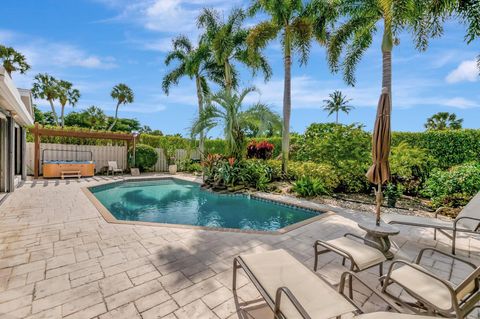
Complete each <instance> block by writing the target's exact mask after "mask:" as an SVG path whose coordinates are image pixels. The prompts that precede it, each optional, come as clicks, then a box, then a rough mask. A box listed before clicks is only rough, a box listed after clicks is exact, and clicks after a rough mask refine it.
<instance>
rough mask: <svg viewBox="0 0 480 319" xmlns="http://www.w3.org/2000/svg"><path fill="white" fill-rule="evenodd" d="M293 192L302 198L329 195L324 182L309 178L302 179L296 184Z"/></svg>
mask: <svg viewBox="0 0 480 319" xmlns="http://www.w3.org/2000/svg"><path fill="white" fill-rule="evenodd" d="M292 190H293V191H294V192H295V193H297V194H298V195H300V196H302V197H314V196H318V195H326V194H328V191H327V189H326V187H325V185H324V184H323V182H322V180H320V179H318V178H312V177H308V176H304V177H301V178H299V179H298V180H297V181H296V182H294V183H293V188H292Z"/></svg>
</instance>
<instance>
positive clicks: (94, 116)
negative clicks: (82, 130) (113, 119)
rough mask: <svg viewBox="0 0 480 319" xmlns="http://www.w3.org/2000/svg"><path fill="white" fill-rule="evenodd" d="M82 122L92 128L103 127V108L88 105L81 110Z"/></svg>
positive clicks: (105, 122) (105, 119) (98, 128)
mask: <svg viewBox="0 0 480 319" xmlns="http://www.w3.org/2000/svg"><path fill="white" fill-rule="evenodd" d="M82 115H83V121H84V123H85V124H86V125H87V126H88V127H90V128H91V129H92V130H102V129H105V127H106V124H107V116H106V115H105V113H104V112H103V110H102V109H101V108H99V107H97V106H95V105H92V106H90V107H89V108H87V109H86V110H85V111H83V112H82Z"/></svg>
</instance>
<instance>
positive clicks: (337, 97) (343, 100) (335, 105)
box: [323, 90, 354, 124]
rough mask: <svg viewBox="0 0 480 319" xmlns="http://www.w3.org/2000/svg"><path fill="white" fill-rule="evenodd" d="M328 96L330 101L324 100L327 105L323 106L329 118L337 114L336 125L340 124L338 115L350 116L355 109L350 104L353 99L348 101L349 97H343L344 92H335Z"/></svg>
mask: <svg viewBox="0 0 480 319" xmlns="http://www.w3.org/2000/svg"><path fill="white" fill-rule="evenodd" d="M328 96H329V99H327V100H323V102H324V103H325V104H324V105H323V109H324V110H325V111H327V112H328V116H330V115H332V114H333V113H335V123H337V124H338V113H339V112H344V113H346V114H348V113H350V111H351V110H353V109H354V107H353V106H351V105H349V104H348V103H349V102H350V101H351V99H347V97H346V96H345V95H343V93H342V91H338V90H335V91H333V93H330V94H329V95H328Z"/></svg>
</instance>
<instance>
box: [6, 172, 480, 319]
mask: <svg viewBox="0 0 480 319" xmlns="http://www.w3.org/2000/svg"><path fill="white" fill-rule="evenodd" d="M105 180H106V179H105V178H103V177H99V178H90V179H82V180H66V181H57V180H50V181H47V180H40V181H37V182H28V183H26V184H25V185H23V186H22V187H21V188H19V189H17V191H16V192H14V193H13V194H11V195H10V196H9V197H8V198H7V199H6V200H5V202H4V203H3V204H2V205H1V206H0V318H1V319H3V318H9V319H13V318H49V319H50V318H52V319H54V318H69V319H72V318H82V319H86V318H100V319H107V318H115V319H121V318H128V319H133V318H144V319H148V318H168V319H183V318H188V319H193V318H206V319H209V318H215V319H218V318H222V319H223V318H272V315H271V313H269V311H268V309H266V308H265V306H264V304H263V303H262V302H261V301H259V300H258V298H259V294H258V292H257V291H256V289H255V287H254V286H253V285H252V283H250V282H249V280H248V279H247V278H246V277H245V276H242V275H240V277H239V280H238V285H239V287H240V288H239V289H238V297H239V298H238V300H237V301H238V303H236V302H235V299H234V297H233V294H232V291H231V280H232V260H233V257H234V256H235V255H238V254H241V253H248V252H260V251H264V250H270V249H277V248H283V249H286V250H288V251H289V252H290V253H291V254H293V255H294V256H295V257H296V258H298V259H299V260H300V261H302V262H303V263H304V264H305V265H307V266H308V267H309V268H312V266H313V248H312V244H313V242H314V240H315V239H330V238H335V237H338V236H341V235H343V234H344V233H345V232H354V233H358V234H362V231H361V230H360V229H359V228H358V227H357V226H356V223H357V222H358V221H361V220H364V219H365V218H372V217H371V216H367V215H366V214H362V213H355V212H351V211H346V210H342V209H340V208H332V210H335V211H336V214H333V215H331V216H328V217H326V218H322V219H320V220H318V221H315V222H313V223H311V224H308V225H305V226H302V227H300V228H298V229H295V230H292V231H290V232H288V233H286V234H281V235H272V234H267V235H263V234H246V233H238V232H218V231H208V230H198V229H182V228H173V227H172V228H170V227H152V226H138V225H124V224H109V223H107V222H106V221H105V220H104V219H103V218H102V216H101V215H100V214H99V212H98V211H97V209H96V208H95V207H94V205H93V204H92V203H91V202H90V201H89V200H88V199H87V197H86V196H85V194H84V193H83V192H82V190H81V188H82V187H85V186H94V185H97V184H99V183H102V182H105ZM400 229H401V233H400V235H398V236H395V237H394V238H393V239H394V241H395V243H396V244H397V245H398V250H397V251H396V256H397V257H402V258H406V259H409V260H413V258H414V257H415V255H416V254H417V252H418V251H419V250H420V249H421V248H423V247H426V246H428V247H437V248H439V249H442V250H444V251H447V252H448V251H449V249H450V242H449V240H447V239H446V238H444V237H443V236H442V235H439V240H438V241H433V239H432V232H431V231H430V230H425V229H420V228H417V229H414V228H406V227H400ZM458 254H459V255H460V256H464V257H467V258H470V259H471V261H473V262H474V263H476V264H479V263H480V259H479V257H480V238H479V237H468V236H466V235H461V237H460V239H459V240H458ZM428 264H429V266H431V267H432V268H431V269H433V270H434V271H435V272H436V273H437V274H439V275H441V276H446V275H447V274H448V272H449V271H450V269H451V266H452V265H451V263H450V262H449V261H448V260H447V259H445V258H442V257H439V256H435V255H434V256H431V257H429V258H428ZM344 270H345V268H344V267H342V266H341V260H340V258H338V257H336V256H335V255H333V254H325V255H322V256H321V257H320V269H319V271H318V274H319V275H321V276H322V277H324V278H325V279H327V280H328V281H329V282H330V283H332V284H336V283H337V282H338V280H339V276H340V274H341V273H342V272H343V271H344ZM466 271H467V270H466V269H465V268H463V267H460V266H457V264H455V274H454V278H455V280H456V281H460V280H461V278H462V277H464V276H465V275H466ZM361 276H362V278H363V279H365V280H367V281H368V282H369V283H371V284H372V285H374V286H378V280H377V269H376V268H373V269H372V270H370V271H367V272H364V273H362V274H361ZM360 292H361V291H360ZM399 293H401V292H399ZM360 297H361V298H363V300H364V301H367V300H369V295H368V294H365V295H364V296H362V295H360ZM366 306H367V308H371V309H374V308H375V307H376V306H375V304H374V303H372V302H367V303H366ZM471 317H472V318H479V316H478V314H474V315H472V316H471Z"/></svg>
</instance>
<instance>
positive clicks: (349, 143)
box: [293, 123, 371, 167]
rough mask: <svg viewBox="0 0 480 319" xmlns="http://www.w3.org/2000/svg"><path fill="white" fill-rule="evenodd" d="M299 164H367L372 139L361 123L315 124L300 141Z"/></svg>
mask: <svg viewBox="0 0 480 319" xmlns="http://www.w3.org/2000/svg"><path fill="white" fill-rule="evenodd" d="M298 144H299V145H298V150H297V151H296V154H295V156H293V157H294V159H295V160H297V161H312V162H317V163H330V164H331V165H333V166H334V167H336V166H337V165H338V164H339V163H340V162H342V161H357V162H359V163H365V162H368V161H369V160H370V150H371V137H370V134H369V133H367V132H365V131H364V130H363V128H362V126H360V125H358V124H352V125H341V124H334V123H322V124H318V123H314V124H312V125H310V126H309V127H308V128H307V130H306V131H305V134H304V135H303V136H302V137H301V138H300V140H299V142H298Z"/></svg>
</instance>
